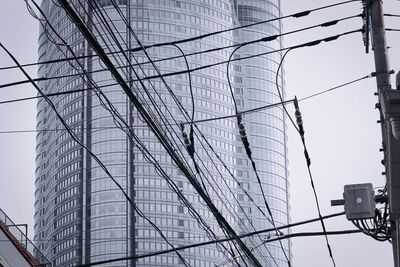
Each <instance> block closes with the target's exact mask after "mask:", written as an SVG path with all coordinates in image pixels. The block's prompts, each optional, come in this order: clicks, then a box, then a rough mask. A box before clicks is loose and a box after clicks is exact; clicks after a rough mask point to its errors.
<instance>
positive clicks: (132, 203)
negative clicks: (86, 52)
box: [16, 0, 185, 263]
mask: <svg viewBox="0 0 400 267" xmlns="http://www.w3.org/2000/svg"><path fill="white" fill-rule="evenodd" d="M32 2H33V3H34V5H35V6H36V8H38V9H39V10H40V12H41V14H42V16H44V17H46V16H45V14H44V13H43V11H42V10H41V9H40V7H39V6H38V5H37V3H36V2H35V1H34V0H32ZM46 21H47V22H48V20H47V19H46ZM50 26H51V25H50ZM51 28H52V30H53V32H54V33H56V35H57V36H58V37H59V38H60V39H61V40H62V41H63V42H64V44H65V45H66V46H67V47H68V48H69V49H70V51H71V53H72V54H73V55H75V54H74V51H73V50H71V48H70V47H69V46H68V45H67V43H66V42H65V40H63V39H62V38H61V36H60V35H58V34H57V32H56V31H55V30H54V28H53V27H52V26H51ZM16 63H17V62H16ZM78 64H80V63H79V61H78ZM72 67H73V68H74V66H72ZM81 67H82V66H81ZM21 70H22V71H24V70H23V69H22V68H21ZM27 78H28V79H29V77H27ZM89 78H90V77H89ZM89 80H90V81H91V82H92V83H93V84H94V85H96V84H95V83H94V81H93V80H92V79H89ZM34 86H35V87H36V88H37V89H39V87H37V85H36V84H34ZM41 94H42V95H43V93H41ZM45 99H46V100H47V102H50V103H51V104H52V102H51V101H50V99H49V98H46V97H45ZM52 107H53V109H54V111H56V109H55V107H54V105H52ZM56 113H57V111H56ZM57 115H58V113H57ZM58 116H59V115H58ZM59 118H60V119H62V118H61V116H59ZM63 124H64V123H63ZM65 125H66V124H65ZM65 125H64V126H65ZM68 132H69V133H70V134H71V136H72V137H73V139H74V136H73V135H72V134H74V132H71V131H68ZM74 140H75V139H74ZM75 141H77V140H75ZM78 141H79V142H78V144H80V145H81V146H82V147H83V148H85V149H86V150H87V151H88V153H89V154H90V155H91V156H92V157H93V158H94V159H95V160H96V162H97V163H98V164H99V165H100V167H102V169H103V170H104V171H105V172H106V174H107V175H108V176H109V177H110V178H111V179H112V180H113V182H114V183H115V184H116V185H117V186H118V188H119V189H120V190H121V191H122V193H123V194H124V196H125V197H126V199H127V200H128V202H129V203H130V204H131V205H132V207H133V208H134V210H135V211H136V213H137V214H138V215H139V216H140V217H142V218H143V219H145V220H146V221H147V222H148V223H149V224H150V225H151V226H152V227H153V228H154V229H155V230H156V232H158V233H159V234H160V236H161V237H162V238H163V239H164V240H165V241H166V242H167V243H168V244H169V245H170V246H171V247H172V248H173V249H174V246H173V245H172V243H170V242H169V241H168V239H167V238H166V237H165V236H164V234H163V233H162V231H161V230H160V229H159V228H158V227H157V225H155V224H154V223H153V222H152V221H151V220H150V219H149V218H147V217H146V216H145V215H144V214H143V212H142V211H141V210H140V209H139V208H138V207H137V206H136V205H135V204H134V202H133V201H132V200H131V199H130V197H129V196H128V195H127V194H126V193H125V191H124V189H123V188H122V186H121V185H120V184H119V183H118V182H117V181H116V180H115V179H114V178H113V177H112V176H111V174H110V173H109V172H108V170H107V168H106V167H105V165H104V164H103V163H102V162H101V161H100V160H99V159H98V158H97V157H96V156H95V155H94V154H93V153H92V152H91V151H90V150H89V149H88V148H87V147H86V146H85V145H84V144H83V143H82V142H80V140H78ZM177 255H178V257H180V258H181V259H182V261H183V262H184V263H185V260H184V258H182V256H181V255H180V254H179V253H178V252H177Z"/></svg>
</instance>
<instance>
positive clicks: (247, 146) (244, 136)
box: [226, 44, 291, 267]
mask: <svg viewBox="0 0 400 267" xmlns="http://www.w3.org/2000/svg"><path fill="white" fill-rule="evenodd" d="M245 45H246V44H244V45H240V46H238V47H237V48H236V49H234V50H233V51H232V53H231V54H230V56H229V59H228V63H227V64H226V76H227V80H228V87H229V90H230V92H231V96H232V100H233V105H234V107H235V114H236V119H237V125H238V128H239V134H240V138H241V140H242V143H243V146H244V148H245V151H246V155H247V157H248V158H249V159H250V161H251V166H252V168H253V171H254V174H255V176H256V179H257V184H258V185H259V188H260V192H261V195H262V197H263V200H264V205H265V207H266V209H267V211H268V214H269V216H270V219H269V221H270V222H271V224H272V226H273V227H275V228H276V224H275V220H274V217H273V214H272V211H271V208H270V206H269V204H268V201H267V198H266V195H265V192H264V188H263V186H262V183H261V179H260V176H259V174H258V172H257V168H256V163H255V162H254V160H253V158H252V155H251V149H250V143H249V141H248V138H247V134H246V128H245V126H244V124H243V123H242V115H239V114H238V108H237V103H236V99H235V94H234V92H233V88H232V84H231V81H230V77H229V63H230V62H231V60H232V57H233V55H234V54H235V52H237V51H238V50H239V49H240V48H242V47H244V46H245ZM282 102H283V101H282ZM282 105H283V106H285V105H284V104H282ZM276 234H277V235H279V234H281V233H280V232H279V231H278V230H276ZM279 245H280V247H281V250H282V252H283V255H284V256H285V258H286V261H287V263H288V266H289V267H290V266H291V263H290V260H289V257H288V256H287V254H286V252H285V249H284V247H283V244H282V242H281V241H280V240H279Z"/></svg>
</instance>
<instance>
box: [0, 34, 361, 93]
mask: <svg viewBox="0 0 400 267" xmlns="http://www.w3.org/2000/svg"><path fill="white" fill-rule="evenodd" d="M363 31H364V30H363V29H358V30H353V31H348V32H344V33H341V34H338V35H333V36H329V37H326V38H322V39H317V40H314V41H311V42H306V43H302V44H299V45H294V46H290V47H286V48H280V49H276V50H272V51H268V52H263V53H257V54H253V55H249V56H245V57H238V58H233V59H231V62H234V61H240V60H245V59H250V58H256V57H260V56H265V55H269V54H273V53H277V52H282V51H286V50H288V49H291V48H299V47H305V46H310V45H313V44H314V45H315V44H319V43H321V42H329V41H332V40H336V39H338V38H339V37H341V36H346V35H350V34H353V33H359V32H363ZM259 41H260V40H255V42H259ZM195 53H202V52H195ZM193 54H194V53H190V54H186V56H190V55H193ZM180 57H182V56H175V57H169V58H166V59H157V60H153V63H156V62H160V61H164V60H170V59H175V58H180ZM78 58H79V57H78ZM149 63H150V62H144V63H140V64H139V65H143V64H149ZM227 63H228V61H227V60H224V61H220V62H217V63H213V64H207V65H203V66H200V67H196V68H192V69H190V70H189V71H188V70H185V71H175V72H168V73H163V74H162V75H158V74H157V75H152V76H147V77H143V78H141V79H142V80H152V79H159V78H161V76H163V77H164V78H165V77H170V76H175V75H181V74H187V73H188V72H196V71H200V70H203V69H207V68H212V67H215V66H218V65H222V64H227ZM136 65H137V64H132V65H131V66H136ZM131 66H128V65H127V66H120V67H117V68H125V67H131ZM101 71H104V70H97V71H91V72H88V73H89V74H90V73H97V72H101ZM74 76H77V74H71V75H63V76H53V77H42V78H34V79H33V81H35V82H37V81H46V80H52V79H59V78H68V77H74ZM137 81H138V79H134V80H132V81H131V82H137ZM24 83H29V81H28V80H24V81H18V82H12V83H8V84H3V85H0V88H4V87H10V86H15V85H20V84H24Z"/></svg>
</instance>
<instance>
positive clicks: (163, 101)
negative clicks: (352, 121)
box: [35, 0, 290, 266]
mask: <svg viewBox="0 0 400 267" xmlns="http://www.w3.org/2000/svg"><path fill="white" fill-rule="evenodd" d="M69 3H70V5H71V7H72V8H73V9H74V10H75V11H76V12H77V13H78V14H79V16H80V18H81V19H82V21H83V22H84V23H85V26H87V27H88V29H89V30H90V32H91V33H92V34H93V35H94V36H95V38H96V39H97V41H98V42H99V43H100V44H101V46H102V48H103V49H104V50H105V52H107V53H109V57H110V58H111V59H112V61H113V63H114V64H115V66H116V67H117V68H118V71H119V72H120V74H121V75H122V76H123V77H124V79H125V81H126V83H127V84H128V85H129V86H130V88H131V90H132V92H133V93H134V94H135V95H136V96H137V97H138V99H139V101H140V102H141V104H142V105H143V106H144V108H145V109H146V110H147V111H148V112H149V114H150V115H151V117H152V119H154V121H156V122H157V124H158V125H159V126H160V129H162V131H163V134H164V136H165V137H166V138H168V140H169V142H170V144H171V146H172V147H173V148H174V150H175V151H176V152H177V153H178V155H179V157H180V158H181V159H182V161H183V162H184V164H185V165H186V166H188V167H190V168H191V170H192V171H193V175H194V176H195V178H196V179H197V181H198V182H199V184H201V185H202V186H203V189H204V190H205V191H206V193H207V195H208V196H209V197H210V198H211V199H212V200H213V202H214V204H215V206H216V207H217V208H218V210H219V211H220V212H221V213H222V215H223V216H224V217H225V219H226V220H227V221H228V222H229V224H230V225H231V226H232V228H233V229H234V230H235V231H236V232H237V233H247V232H252V231H254V230H255V229H257V230H259V229H265V228H270V227H271V223H270V222H269V220H268V219H267V218H266V217H268V218H269V215H268V212H267V210H266V207H265V205H264V201H263V197H262V194H261V190H260V185H259V183H258V181H257V179H256V177H255V174H254V171H253V169H252V167H251V163H250V161H249V159H248V158H247V155H246V152H245V149H244V148H243V144H242V142H241V140H240V137H239V131H238V127H237V125H236V119H235V118H231V119H223V120H214V121H208V122H199V123H196V126H197V128H195V129H194V132H195V136H194V146H195V151H196V155H195V162H196V163H193V161H192V160H191V158H190V156H189V155H188V153H187V152H186V150H185V145H184V144H183V142H182V141H183V139H182V132H181V130H182V129H181V125H180V123H181V122H187V121H188V118H190V117H191V116H192V111H194V120H203V119H210V118H213V117H220V116H228V115H233V114H235V106H234V104H233V103H234V102H233V98H232V94H231V90H232V92H233V94H234V96H235V102H236V105H237V109H238V111H243V110H247V109H252V108H257V107H260V106H263V105H267V104H272V103H276V102H279V101H280V99H279V96H278V93H277V91H276V85H275V73H276V70H277V67H278V64H279V62H280V57H281V55H280V54H279V53H270V54H267V55H263V56H257V57H251V58H248V59H243V60H237V59H239V58H244V57H247V56H251V55H255V54H261V53H265V52H271V51H274V50H277V49H280V48H281V40H280V39H276V40H274V41H271V42H268V43H263V44H259V43H256V44H253V45H248V46H243V47H242V48H240V49H238V51H237V52H235V54H234V56H233V57H232V58H233V59H235V60H234V61H233V62H232V63H231V64H230V68H229V74H230V78H231V83H232V88H230V87H229V84H228V81H227V68H226V64H216V63H219V62H222V61H226V60H227V59H228V58H229V56H230V54H231V52H232V51H233V48H232V47H230V48H227V49H221V50H216V49H215V50H213V51H209V52H207V53H206V52H204V51H205V50H211V49H214V48H218V47H223V46H233V45H237V44H240V43H243V42H246V41H250V40H255V39H257V38H260V37H265V36H269V35H276V34H279V33H280V32H281V24H280V22H279V21H275V22H271V23H265V24H260V25H257V26H252V27H247V28H243V29H241V30H236V31H227V32H224V33H220V34H215V35H211V36H208V37H205V38H201V39H197V40H193V41H189V42H184V43H180V44H179V48H181V49H182V51H183V52H184V53H185V54H187V61H188V63H189V67H190V68H191V69H196V68H199V69H198V70H195V71H192V72H191V84H192V86H191V87H192V88H191V89H190V86H189V82H188V74H187V73H185V70H186V63H185V60H184V58H183V57H182V54H181V52H180V51H179V49H178V48H177V47H175V46H172V45H164V46H159V47H153V48H149V49H147V50H146V51H147V55H146V54H145V53H144V52H143V50H134V52H127V51H128V50H130V49H131V51H132V48H137V47H139V44H138V43H137V40H136V39H135V37H137V38H138V39H139V40H140V41H141V43H142V44H143V45H153V44H157V43H164V42H173V41H176V40H181V39H186V38H191V37H194V36H199V35H202V34H206V33H211V32H216V31H221V30H225V29H230V28H232V27H235V26H241V25H248V24H251V23H254V22H260V21H263V20H267V19H272V18H276V17H279V16H280V1H279V0H198V1H189V0H187V1H185V0H149V1H147V0H115V1H112V0H98V1H69ZM115 4H117V6H115ZM41 9H42V10H43V12H44V14H45V16H43V17H42V27H41V30H40V36H39V61H41V62H46V61H49V60H54V59H62V58H69V59H70V60H69V61H60V62H54V63H49V64H43V65H41V66H40V68H39V75H40V76H41V77H53V76H57V77H59V78H58V79H49V80H45V81H40V82H39V86H40V87H41V88H42V89H43V90H44V91H45V92H46V93H56V92H60V93H61V92H65V91H74V92H73V93H68V94H60V95H58V96H53V97H51V100H52V102H53V103H54V105H55V107H56V109H57V111H58V112H59V113H60V114H61V116H62V117H63V119H64V120H65V122H66V123H67V124H68V125H69V127H70V128H71V129H72V130H73V131H74V132H75V134H76V135H77V136H78V138H79V139H80V140H81V141H82V143H83V144H84V145H85V146H86V148H87V149H86V148H84V147H82V146H81V145H79V144H78V143H77V142H75V141H74V140H73V139H72V138H71V136H70V134H69V133H68V132H67V131H66V130H65V129H63V126H62V124H61V122H60V121H59V119H58V118H57V116H56V114H55V112H54V111H53V110H52V109H51V108H50V106H49V105H48V104H47V103H46V101H45V100H44V99H41V100H39V101H38V105H37V109H38V114H37V129H38V130H45V131H39V132H38V135H37V160H36V161H37V169H36V192H35V197H36V202H35V210H36V212H35V240H39V241H38V247H39V248H40V249H41V250H42V251H43V253H44V254H45V255H46V256H47V257H48V258H49V259H51V260H52V263H53V264H54V265H55V266H73V265H74V264H75V265H79V264H81V263H89V262H96V261H101V260H108V259H113V258H121V257H131V256H135V255H142V254H146V253H151V252H155V251H160V250H164V249H170V248H171V246H170V245H168V244H167V242H166V239H167V240H168V242H169V243H170V244H172V245H173V246H174V247H178V246H183V245H190V244H194V243H198V242H202V241H207V240H212V239H214V238H215V237H222V236H224V234H226V233H225V232H224V231H223V230H221V228H220V227H219V224H218V222H217V221H216V220H215V217H214V215H213V214H212V213H211V212H210V211H209V209H208V208H207V207H206V205H205V203H204V201H202V200H201V199H200V197H199V196H198V194H197V192H196V190H195V189H194V188H193V187H192V186H191V184H190V183H189V182H188V180H187V178H186V177H185V175H184V174H183V173H182V171H181V170H180V169H179V168H178V167H177V166H176V164H175V163H174V162H173V161H172V160H171V157H170V156H169V154H168V153H167V152H166V150H165V149H164V148H163V146H162V145H161V144H160V142H159V141H158V139H157V137H156V135H155V134H154V133H153V132H152V131H151V130H150V129H149V128H148V126H147V125H146V122H145V121H144V119H143V117H142V116H141V115H140V114H139V113H138V111H137V109H136V107H135V106H134V105H133V104H132V103H131V101H130V100H129V99H128V97H127V96H126V95H125V94H124V93H123V91H122V89H121V87H120V86H118V85H117V84H116V81H115V80H114V78H113V77H112V76H111V74H110V72H109V71H108V70H107V68H106V67H105V65H104V64H103V63H102V62H101V60H100V59H99V58H98V57H96V53H95V52H94V51H93V49H92V47H91V46H90V44H89V43H88V42H87V41H86V40H85V38H84V37H83V35H82V34H81V33H80V31H79V29H78V28H77V27H76V26H75V24H74V23H73V22H72V21H71V20H70V19H69V17H68V16H67V14H66V13H65V11H64V10H63V9H62V8H61V7H60V6H59V5H58V4H57V1H50V0H43V1H42V4H41ZM44 20H47V22H44ZM50 25H51V26H52V27H53V28H54V29H55V30H56V31H57V33H58V34H59V36H57V34H56V33H54V32H53V31H52V29H51V28H52V27H50ZM60 37H61V38H60ZM63 41H65V42H66V43H67V44H68V46H69V47H67V46H65V45H60V43H63ZM118 45H120V46H121V47H118ZM69 48H70V49H71V50H72V51H73V53H72V52H71V51H70V50H69ZM120 48H122V50H125V53H121V52H120V51H119V50H120ZM116 51H119V53H116ZM201 51H203V52H201ZM197 52H201V53H197ZM191 54H192V55H191ZM74 56H77V57H78V58H79V59H78V60H79V64H78V63H77V61H76V60H75V59H74ZM150 59H151V61H154V62H153V64H152V63H149V60H150ZM164 59H166V60H164ZM210 64H213V66H211V67H207V68H201V67H202V66H205V65H210ZM155 65H156V67H157V69H158V70H159V71H160V72H161V73H162V74H166V73H172V72H181V73H180V74H176V75H165V77H164V78H163V79H161V78H160V77H157V76H158V72H157V71H156V69H155ZM82 68H84V69H85V71H83V70H82ZM149 76H153V78H151V77H150V78H149ZM278 83H279V86H280V87H281V90H282V83H283V82H282V77H281V76H279V82H278ZM99 88H100V89H101V92H100V91H99V90H98V89H99ZM75 90H76V91H75ZM192 95H193V97H192ZM110 103H112V107H111V106H110V105H109V104H110ZM117 113H118V115H119V116H120V117H119V118H122V119H123V120H124V123H126V124H122V125H121V124H119V123H121V120H120V119H118V118H116V114H117ZM243 120H244V122H245V124H246V128H247V134H248V138H249V141H250V147H251V150H252V157H253V159H254V161H255V163H256V166H257V169H258V174H259V176H260V178H261V184H262V186H263V189H264V193H265V195H266V199H267V201H268V203H269V205H270V207H271V210H272V213H273V216H274V219H275V222H276V225H283V224H287V223H288V222H289V214H288V212H289V207H288V181H287V176H288V174H287V155H286V153H287V152H286V126H285V122H284V113H283V110H282V109H281V108H279V107H278V108H274V109H268V110H264V111H261V112H257V113H251V114H246V115H245V116H244V119H243ZM189 121H190V119H189ZM117 126H122V127H117ZM120 128H122V129H123V130H125V131H123V130H121V129H120ZM127 128H130V129H131V131H130V132H129V135H127V133H126V130H127ZM189 129H190V124H186V126H185V131H186V132H189V131H190V130H189ZM133 136H135V137H136V138H137V139H134V138H133ZM203 137H204V138H203ZM138 140H140V142H139V141H138ZM89 150H90V151H92V152H93V153H94V154H95V155H96V156H97V157H98V158H99V159H100V160H101V162H102V163H104V165H105V166H106V167H107V169H108V171H109V172H110V174H111V175H112V177H113V178H114V179H115V180H116V182H118V184H120V185H121V187H122V188H123V189H124V192H125V193H126V194H127V195H128V196H129V198H130V199H131V200H132V202H133V205H134V206H135V207H137V209H135V208H134V207H133V206H132V203H129V202H128V201H127V198H126V197H125V196H124V195H123V194H122V193H121V190H120V189H119V188H118V187H117V186H116V184H115V183H114V182H113V181H112V180H111V179H110V177H109V176H108V175H107V174H106V173H105V172H104V170H103V169H102V168H101V167H100V166H99V164H98V163H97V162H96V160H95V159H94V158H93V157H92V156H91V155H90V154H89V152H88V151H89ZM145 150H146V151H148V152H149V154H146V153H147V152H146V151H145ZM149 155H151V156H149ZM194 164H196V165H197V166H198V169H199V173H196V171H195V169H196V168H195V166H194ZM157 168H158V169H157ZM160 169H162V170H163V173H162V172H160ZM177 191H178V192H177ZM182 195H183V197H184V198H185V200H187V201H186V202H185V201H182ZM249 196H250V197H249ZM188 204H189V205H188ZM260 210H261V211H260ZM194 211H195V212H194ZM263 213H264V214H263ZM150 222H151V223H150ZM155 225H156V227H155ZM160 231H161V232H162V233H163V235H164V237H165V238H163V237H161V236H160ZM272 234H274V233H273V232H272ZM265 238H266V236H262V237H261V236H257V237H254V238H248V239H247V240H244V241H245V243H246V245H247V246H248V247H249V248H250V249H251V250H252V251H253V253H254V255H255V256H256V258H257V259H258V260H259V261H260V262H261V263H263V266H285V265H286V264H287V263H286V258H285V255H284V253H283V252H282V247H283V249H284V250H285V253H286V254H287V256H288V257H290V243H289V242H288V241H283V242H282V247H281V244H279V243H278V242H275V243H268V244H265V245H262V242H263V240H265ZM232 251H236V250H235V247H234V246H233V245H232V244H228V243H223V244H219V245H215V244H213V245H207V246H202V247H197V248H191V249H187V250H182V251H181V252H180V254H181V255H182V258H183V259H184V260H182V258H179V257H178V256H177V254H176V253H168V254H163V255H159V256H153V257H147V258H142V259H136V260H125V261H118V262H114V263H109V264H108V265H105V266H176V265H178V266H185V264H186V266H213V265H214V264H217V265H218V264H221V266H222V264H225V265H224V266H230V265H235V258H236V257H235V256H238V255H239V254H241V253H238V252H236V253H235V252H232ZM243 257H244V256H243ZM229 260H231V261H232V262H233V263H231V262H230V261H229ZM241 260H242V259H241V257H238V259H237V260H236V261H238V262H240V261H241ZM218 266H219V265H218Z"/></svg>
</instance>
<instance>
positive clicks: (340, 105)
mask: <svg viewBox="0 0 400 267" xmlns="http://www.w3.org/2000/svg"><path fill="white" fill-rule="evenodd" d="M336 2H339V1H338V0H319V1H317V0H301V1H299V0H282V5H283V12H284V15H287V14H292V13H295V12H298V11H303V10H307V9H311V8H315V7H319V6H324V5H328V4H332V3H336ZM0 3H1V8H0V42H2V43H3V44H4V45H5V46H7V47H8V48H9V49H10V50H11V51H12V52H13V53H14V55H15V56H16V57H17V58H18V59H19V60H20V61H21V62H22V63H28V62H34V61H36V60H37V36H38V25H37V22H36V21H35V20H34V19H33V18H32V17H31V16H30V15H29V13H28V12H27V10H26V8H25V5H24V1H22V0H0ZM384 9H385V13H390V14H397V15H400V1H396V0H385V1H384ZM360 12H361V4H360V3H358V2H355V3H351V4H347V5H344V6H342V7H336V8H330V9H328V10H325V11H318V12H313V13H311V14H310V15H309V16H307V17H304V18H298V19H295V18H289V19H286V20H284V21H283V24H284V32H286V31H290V30H294V29H298V28H302V27H306V26H311V25H314V24H320V23H322V22H326V21H329V20H333V19H338V18H342V17H346V16H351V15H356V14H359V13H360ZM361 25H362V22H361V19H360V18H356V19H352V20H348V21H346V22H341V23H339V24H338V25H337V26H333V27H328V28H318V29H315V30H309V31H306V32H301V33H298V34H296V35H290V36H287V37H285V46H290V45H294V44H298V43H302V42H306V41H311V40H314V39H320V38H323V37H328V36H331V35H334V34H338V33H341V32H347V31H351V30H356V29H359V28H360V27H361ZM386 26H387V27H389V28H396V29H400V18H386ZM387 38H388V46H389V47H390V50H389V51H390V67H391V68H392V69H394V70H395V71H396V72H397V71H398V70H399V69H400V61H399V58H400V32H388V34H387ZM8 65H12V62H11V61H10V59H9V58H8V57H7V56H6V55H5V53H4V52H3V51H0V67H1V66H8ZM285 70H286V95H287V98H292V97H293V96H294V95H297V97H298V98H302V97H305V96H307V95H310V94H312V93H316V92H319V91H322V90H325V89H329V88H331V87H333V86H336V85H339V84H342V83H345V82H349V81H351V80H354V79H357V78H360V77H363V76H365V75H367V74H370V73H371V72H373V71H374V61H373V54H372V53H370V54H365V49H364V46H363V42H362V36H361V34H353V35H349V36H345V37H341V38H339V39H338V40H337V41H334V42H330V43H324V44H321V45H319V46H316V47H312V48H301V49H298V50H294V51H292V52H290V53H289V54H288V56H287V58H286V61H285ZM29 72H30V73H31V75H32V76H34V77H36V69H35V68H30V69H29ZM21 79H24V78H23V76H22V75H21V73H20V72H18V71H15V70H14V71H0V84H4V83H8V82H12V81H16V80H21ZM393 86H394V82H393ZM375 91H376V81H375V80H374V79H367V80H363V81H361V82H358V83H355V84H353V85H349V86H346V87H344V88H341V89H338V90H335V91H332V92H330V93H327V94H324V95H321V96H318V97H315V98H312V99H309V100H305V101H302V102H300V109H301V111H302V113H303V120H304V127H305V131H306V142H307V145H308V148H309V152H310V157H311V161H312V165H311V168H312V172H313V175H314V180H315V186H316V189H317V193H318V196H319V201H320V204H321V210H322V214H323V215H327V214H331V213H336V212H340V211H343V207H330V200H332V199H338V198H341V197H342V193H343V186H344V185H345V184H352V183H366V182H369V183H372V184H373V185H374V187H379V186H383V185H384V184H385V178H384V176H382V175H381V172H382V171H383V170H384V168H383V166H382V165H381V163H380V161H381V160H382V154H381V153H380V152H379V148H380V146H381V140H382V139H381V134H380V125H379V124H377V123H376V121H377V120H378V119H379V114H378V111H377V110H375V109H374V106H375V103H376V102H377V98H376V97H375V96H374V92H375ZM35 94H36V92H35V90H34V89H33V88H32V87H31V86H30V85H26V86H15V87H9V88H0V101H3V100H8V99H14V98H20V97H27V96H33V95H35ZM35 106H36V102H35V101H25V102H21V103H18V104H15V103H14V104H3V105H0V131H10V130H33V129H34V128H35V117H36V110H35ZM289 111H290V112H292V113H293V108H292V107H289ZM288 127H289V129H290V131H289V160H290V163H289V171H290V177H289V179H290V185H291V186H290V194H291V198H290V204H291V218H292V222H296V221H301V220H306V219H311V218H315V217H317V210H316V206H315V201H314V198H313V195H312V190H311V186H310V180H309V177H308V174H307V169H306V164H305V161H304V157H303V150H302V147H301V143H300V138H299V137H298V135H297V134H296V132H295V131H293V129H292V128H291V125H290V124H288ZM34 162H35V133H13V134H6V133H1V134H0V177H1V178H0V179H1V180H0V181H1V184H0V208H1V209H3V210H4V211H5V212H6V213H7V214H9V215H10V217H11V218H12V219H13V220H14V221H15V222H16V223H29V225H30V231H31V232H32V227H33V211H34V209H33V205H34V179H35V178H34V170H35V164H34ZM326 225H327V229H328V230H344V229H354V227H353V226H352V225H351V224H350V223H349V222H347V220H346V218H345V217H340V218H337V219H330V220H327V221H326ZM320 230H321V226H320V224H319V223H316V224H311V225H308V226H307V227H302V228H295V229H293V230H292V231H293V232H301V231H320ZM329 240H330V243H331V246H332V250H333V255H334V258H335V260H336V263H337V266H338V267H345V266H392V265H393V260H392V251H391V245H390V244H389V243H388V242H385V243H380V242H378V241H375V240H373V239H372V238H369V237H367V236H363V235H361V234H356V235H347V236H338V237H330V238H329ZM293 245H294V246H293V255H294V259H293V262H294V265H295V266H332V265H331V262H330V258H329V255H328V252H327V248H326V245H325V241H324V238H323V237H306V238H298V239H294V240H293Z"/></svg>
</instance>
